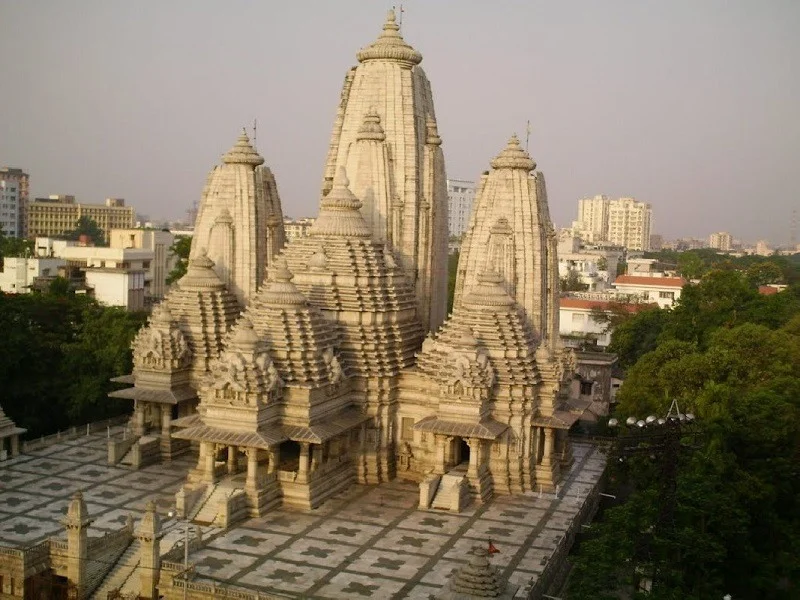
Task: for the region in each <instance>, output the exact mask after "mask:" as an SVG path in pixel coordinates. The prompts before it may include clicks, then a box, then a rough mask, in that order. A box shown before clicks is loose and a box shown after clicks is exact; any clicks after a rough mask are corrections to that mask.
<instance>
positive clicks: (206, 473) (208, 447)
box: [201, 442, 217, 483]
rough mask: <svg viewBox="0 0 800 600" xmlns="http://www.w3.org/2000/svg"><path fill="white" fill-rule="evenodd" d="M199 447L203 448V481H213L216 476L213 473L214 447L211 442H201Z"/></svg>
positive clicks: (214, 461)
mask: <svg viewBox="0 0 800 600" xmlns="http://www.w3.org/2000/svg"><path fill="white" fill-rule="evenodd" d="M201 448H205V456H204V457H203V459H204V465H203V481H206V482H208V483H214V481H215V480H216V476H215V475H214V467H215V466H216V462H217V461H216V458H217V457H216V456H215V454H216V452H217V450H216V447H215V445H214V444H213V443H211V442H202V443H201Z"/></svg>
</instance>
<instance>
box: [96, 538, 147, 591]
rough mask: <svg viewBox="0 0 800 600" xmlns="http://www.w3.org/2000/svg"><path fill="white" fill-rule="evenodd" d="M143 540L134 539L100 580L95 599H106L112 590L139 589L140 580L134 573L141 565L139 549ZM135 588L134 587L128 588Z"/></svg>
mask: <svg viewBox="0 0 800 600" xmlns="http://www.w3.org/2000/svg"><path fill="white" fill-rule="evenodd" d="M140 547H141V542H139V540H134V541H133V542H132V543H131V545H130V546H128V549H127V550H125V552H124V553H123V555H122V556H120V557H119V560H118V561H117V563H116V564H115V565H114V566H113V567H112V568H111V570H110V571H109V572H108V575H106V577H105V578H104V579H103V581H101V582H100V585H99V587H98V588H97V589H96V590H95V592H94V594H92V598H93V600H106V599H107V598H108V593H109V592H111V591H112V590H116V589H118V590H120V591H138V585H139V581H138V579H137V578H136V577H134V574H135V573H136V570H137V568H138V567H139V550H140ZM126 587H127V588H133V589H126Z"/></svg>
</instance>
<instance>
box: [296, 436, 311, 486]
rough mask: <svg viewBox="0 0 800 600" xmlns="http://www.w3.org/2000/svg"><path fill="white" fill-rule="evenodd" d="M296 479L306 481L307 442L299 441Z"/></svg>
mask: <svg viewBox="0 0 800 600" xmlns="http://www.w3.org/2000/svg"><path fill="white" fill-rule="evenodd" d="M297 479H298V481H302V482H306V481H308V442H300V466H299V469H298V473H297Z"/></svg>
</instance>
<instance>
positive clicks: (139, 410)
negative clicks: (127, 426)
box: [134, 400, 145, 435]
mask: <svg viewBox="0 0 800 600" xmlns="http://www.w3.org/2000/svg"><path fill="white" fill-rule="evenodd" d="M134 434H135V435H144V434H145V431H144V405H143V404H142V402H141V400H137V402H136V410H135V412H134Z"/></svg>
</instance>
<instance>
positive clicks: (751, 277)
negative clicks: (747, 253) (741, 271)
mask: <svg viewBox="0 0 800 600" xmlns="http://www.w3.org/2000/svg"><path fill="white" fill-rule="evenodd" d="M745 277H746V278H747V281H748V282H750V285H753V286H755V287H758V286H760V285H767V284H769V283H782V282H783V272H782V271H781V268H780V267H779V266H778V265H777V264H775V263H774V262H772V261H765V262H762V263H756V264H754V265H751V266H749V267H748V268H747V270H746V271H745Z"/></svg>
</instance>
